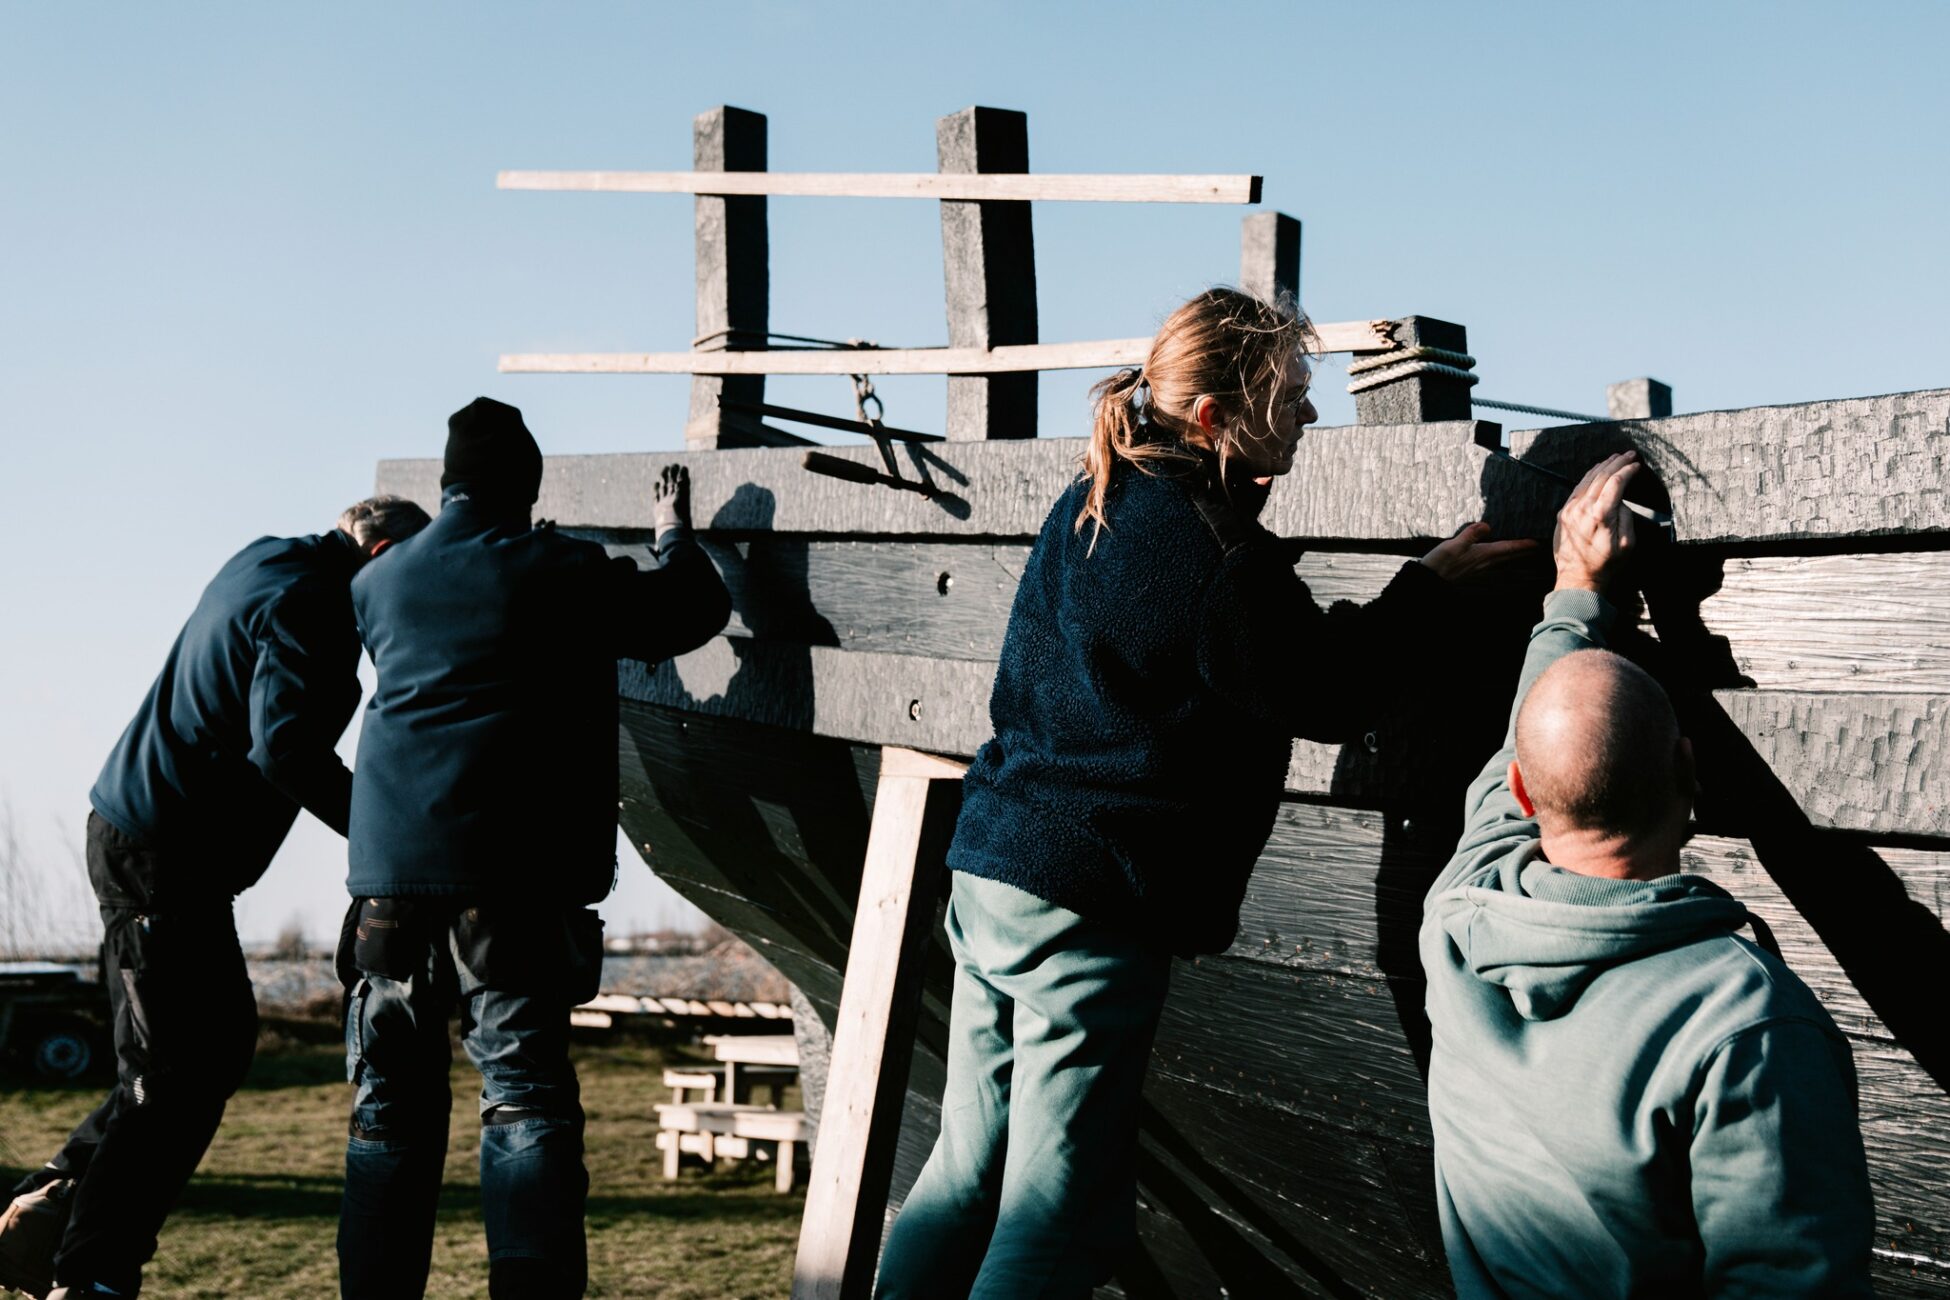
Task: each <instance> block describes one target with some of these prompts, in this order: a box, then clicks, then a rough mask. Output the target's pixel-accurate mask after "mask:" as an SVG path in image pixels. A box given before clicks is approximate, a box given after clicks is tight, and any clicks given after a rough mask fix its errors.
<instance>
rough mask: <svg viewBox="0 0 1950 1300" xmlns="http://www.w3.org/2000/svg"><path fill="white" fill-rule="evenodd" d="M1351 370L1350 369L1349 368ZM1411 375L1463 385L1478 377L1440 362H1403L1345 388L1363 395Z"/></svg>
mask: <svg viewBox="0 0 1950 1300" xmlns="http://www.w3.org/2000/svg"><path fill="white" fill-rule="evenodd" d="M1350 369H1352V367H1350ZM1411 375H1441V376H1443V377H1444V378H1445V379H1455V380H1460V381H1461V382H1462V383H1464V384H1471V385H1473V384H1475V382H1476V380H1477V378H1478V376H1476V375H1472V374H1470V373H1469V372H1468V371H1467V370H1464V369H1462V368H1461V367H1459V366H1449V365H1444V364H1443V363H1442V362H1440V361H1403V362H1401V363H1399V364H1397V365H1391V366H1389V367H1388V368H1387V369H1385V370H1374V371H1371V372H1370V373H1367V374H1364V375H1362V376H1361V377H1360V378H1359V379H1357V380H1355V381H1354V382H1353V383H1351V384H1349V385H1348V386H1347V391H1348V392H1350V393H1365V392H1367V391H1368V390H1369V389H1370V388H1379V387H1381V386H1382V385H1383V384H1392V383H1394V382H1395V381H1396V380H1397V379H1407V378H1409V377H1410V376H1411Z"/></svg>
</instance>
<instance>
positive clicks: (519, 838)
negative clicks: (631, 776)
mask: <svg viewBox="0 0 1950 1300" xmlns="http://www.w3.org/2000/svg"><path fill="white" fill-rule="evenodd" d="M658 554H659V556H660V558H661V559H662V561H663V567H661V568H658V569H647V570H645V569H638V568H637V566H636V565H635V564H634V563H633V562H632V561H630V560H627V559H612V558H610V557H609V555H608V554H607V553H606V552H605V551H604V550H603V548H602V547H601V546H599V545H597V544H596V543H595V542H588V541H579V540H576V539H574V538H570V537H565V536H563V535H562V534H560V533H558V532H556V531H555V529H554V527H553V526H552V525H549V524H544V525H542V526H541V527H533V526H531V525H530V523H529V521H528V516H527V513H526V511H525V510H520V511H509V510H507V509H505V508H496V507H494V506H493V505H491V504H490V503H489V502H487V501H485V500H475V499H470V498H469V496H468V494H467V490H466V488H465V486H464V485H463V486H456V487H452V488H449V489H448V490H447V493H446V496H445V498H444V500H443V503H442V509H441V511H440V514H439V515H438V516H437V517H435V519H434V521H433V523H432V524H430V525H429V526H428V527H427V528H426V529H425V530H424V531H422V532H420V533H418V534H416V535H415V536H413V537H411V538H408V539H407V540H406V541H404V542H401V543H400V544H399V545H397V546H395V547H393V548H392V549H391V550H389V551H388V552H387V553H386V555H385V557H384V562H383V563H379V564H374V565H372V566H371V567H370V569H369V570H368V571H367V573H365V574H362V575H361V576H360V579H359V580H358V581H356V582H354V583H353V584H352V603H353V608H354V612H355V614H356V616H357V618H358V624H359V632H360V635H361V636H363V637H364V638H365V644H366V649H367V651H368V652H369V653H370V654H371V655H372V661H373V664H374V666H375V667H376V668H377V669H378V672H379V684H378V687H377V688H376V689H375V690H374V692H373V696H372V701H371V703H370V704H369V705H368V706H367V709H366V716H365V722H364V725H363V727H362V729H361V731H360V735H359V756H358V761H357V764H356V767H357V771H358V775H357V780H356V781H355V782H354V783H353V789H352V830H351V834H350V836H349V837H348V839H349V846H348V847H349V852H350V857H351V864H352V871H351V876H350V878H349V880H348V882H347V883H348V886H349V888H350V889H351V892H352V893H353V894H354V895H355V896H357V895H365V896H370V897H377V898H384V897H404V896H411V895H449V896H469V897H488V896H516V897H520V898H522V899H524V900H533V901H537V902H540V903H543V904H548V905H558V904H559V905H564V906H584V905H587V904H590V903H594V902H597V901H598V900H600V899H601V898H603V897H604V896H605V895H606V894H608V893H609V889H610V886H611V884H612V883H613V882H614V879H615V868H616V795H617V777H616V757H617V708H616V661H617V660H618V659H619V658H627V659H644V660H658V659H667V658H669V657H670V656H672V655H677V654H682V653H683V652H684V651H686V650H690V649H693V648H695V647H697V646H699V645H702V644H703V643H704V642H705V641H707V640H709V639H710V638H711V637H713V636H715V635H716V634H717V633H718V631H719V630H720V629H722V628H723V627H724V625H725V622H726V621H727V620H728V619H729V617H730V613H731V599H730V597H729V595H727V594H726V592H725V587H724V582H723V581H722V580H721V579H720V578H719V577H718V571H717V570H716V569H715V568H713V567H712V564H711V561H710V559H709V558H708V557H707V556H706V555H705V554H704V552H703V550H702V549H701V548H700V547H699V546H698V545H697V543H696V542H695V541H693V540H692V539H691V537H690V533H689V530H688V529H685V530H673V531H672V532H670V533H666V534H665V535H664V537H663V538H661V539H659V543H658Z"/></svg>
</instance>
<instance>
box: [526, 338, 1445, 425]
mask: <svg viewBox="0 0 1950 1300" xmlns="http://www.w3.org/2000/svg"><path fill="white" fill-rule="evenodd" d="M1314 329H1315V331H1316V332H1317V333H1318V334H1319V335H1320V346H1321V351H1322V352H1386V351H1387V350H1388V349H1389V347H1390V346H1391V344H1390V343H1389V342H1388V340H1387V338H1386V337H1385V336H1384V335H1381V334H1378V333H1376V331H1375V328H1374V325H1373V324H1372V323H1370V322H1368V321H1364V320H1363V321H1339V322H1335V321H1330V322H1328V323H1327V324H1324V325H1316V326H1314ZM1150 350H1151V340H1150V339H1149V338H1148V337H1147V338H1138V339H1093V340H1090V341H1088V342H1082V343H1036V344H1029V345H1022V346H1005V347H994V348H973V347H971V348H961V347H955V348H871V349H867V348H862V349H853V348H817V349H811V348H772V349H769V350H767V351H763V352H761V351H757V350H751V351H738V352H734V351H724V352H509V353H504V354H503V355H502V357H501V362H500V370H501V373H502V374H504V375H996V374H1008V373H1011V372H1015V371H1023V370H1097V369H1107V368H1109V367H1112V366H1135V365H1138V364H1140V363H1141V362H1143V360H1144V358H1145V355H1146V354H1147V353H1149V352H1150ZM1377 391H1379V390H1377ZM1459 418H1465V419H1466V418H1467V416H1463V417H1459Z"/></svg>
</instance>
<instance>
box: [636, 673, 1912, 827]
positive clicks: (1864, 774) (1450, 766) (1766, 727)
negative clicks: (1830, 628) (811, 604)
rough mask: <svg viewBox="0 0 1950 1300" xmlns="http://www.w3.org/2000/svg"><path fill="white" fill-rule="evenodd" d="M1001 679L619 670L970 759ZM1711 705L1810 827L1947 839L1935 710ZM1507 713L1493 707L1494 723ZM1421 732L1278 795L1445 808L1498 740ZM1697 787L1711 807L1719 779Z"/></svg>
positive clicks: (736, 705)
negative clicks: (1791, 799)
mask: <svg viewBox="0 0 1950 1300" xmlns="http://www.w3.org/2000/svg"><path fill="white" fill-rule="evenodd" d="M994 677H995V666H994V665H993V664H992V663H987V662H983V661H980V660H961V659H939V658H930V657H922V656H918V655H902V654H877V653H862V652H853V651H846V650H838V649H834V648H832V647H829V646H818V645H792V644H785V643H780V642H772V641H757V640H752V639H749V638H745V637H719V638H717V639H715V640H713V641H711V642H710V643H708V644H707V645H705V646H704V647H703V648H701V649H699V650H696V651H693V652H692V653H691V654H688V655H683V656H680V657H679V658H677V659H675V660H672V661H670V662H668V663H664V664H660V665H657V666H656V667H655V668H646V667H645V666H643V665H641V664H636V663H632V662H627V661H626V662H625V663H623V664H622V665H621V666H620V667H619V669H618V689H619V690H620V691H621V692H622V694H623V695H624V696H625V697H626V698H629V699H635V700H640V701H642V702H644V703H647V704H657V705H662V706H664V707H666V708H676V709H684V710H688V711H692V712H697V713H703V714H708V715H711V716H714V717H731V718H741V719H744V720H746V721H749V722H762V723H765V724H767V725H770V726H776V727H791V728H799V729H803V730H808V731H811V732H812V733H814V734H815V735H820V736H831V737H835V738H839V739H844V740H853V741H859V742H863V743H869V744H884V745H907V746H911V747H913V748H916V749H924V750H927V751H929V752H931V753H939V754H948V755H953V756H956V757H960V758H967V757H971V756H973V754H974V752H975V750H976V749H978V748H980V746H981V745H982V743H983V742H984V741H986V740H987V739H988V738H989V736H990V735H991V734H992V728H991V727H990V724H989V718H988V699H989V693H990V689H991V687H992V686H993V683H994ZM1714 699H1715V700H1716V701H1718V703H1719V704H1720V706H1721V707H1722V708H1723V709H1725V710H1726V712H1727V715H1728V717H1729V718H1730V719H1731V720H1732V722H1733V724H1734V726H1735V727H1736V728H1737V729H1738V731H1739V732H1740V734H1741V735H1743V736H1744V737H1745V740H1746V743H1747V744H1748V745H1750V746H1751V747H1752V749H1753V751H1754V752H1755V753H1756V754H1757V755H1758V756H1759V757H1760V758H1761V759H1762V760H1763V761H1764V762H1765V763H1766V764H1767V766H1768V767H1769V768H1771V769H1772V771H1773V772H1774V775H1775V776H1776V777H1777V778H1778V779H1779V780H1780V781H1781V783H1782V784H1783V785H1784V786H1786V788H1787V789H1788V790H1789V792H1790V793H1791V794H1792V795H1793V796H1794V798H1795V801H1796V802H1797V803H1798V804H1799V805H1800V807H1801V810H1802V812H1803V813H1805V814H1806V815H1807V817H1808V818H1809V820H1810V821H1811V822H1813V823H1814V824H1815V825H1816V826H1820V827H1827V828H1832V829H1837V830H1848V831H1862V832H1868V833H1874V834H1882V835H1912V836H1929V837H1950V752H1947V751H1950V746H1947V745H1946V740H1947V739H1950V732H1947V731H1946V718H1950V701H1947V700H1946V699H1945V698H1944V697H1941V696H1919V695H1873V694H1852V695H1824V694H1817V693H1809V692H1787V691H1749V690H1730V691H1717V692H1715V693H1714ZM1507 707H1508V706H1507V703H1499V704H1498V705H1497V707H1496V709H1495V710H1494V711H1493V713H1494V715H1495V716H1496V717H1501V716H1504V710H1506V709H1507ZM1427 727H1428V721H1427V719H1426V717H1424V716H1420V715H1416V714H1410V715H1407V716H1395V715H1387V714H1383V715H1380V720H1378V721H1377V724H1376V726H1375V729H1374V730H1372V731H1370V732H1369V733H1368V734H1367V737H1366V738H1365V739H1364V740H1363V741H1360V742H1356V743H1354V744H1350V745H1325V744H1319V743H1316V742H1312V741H1304V740H1303V741H1296V742H1295V743H1294V747H1293V757H1292V760H1291V762H1290V764H1289V766H1288V769H1287V780H1286V785H1287V789H1288V790H1290V791H1292V792H1294V793H1297V794H1305V795H1312V796H1317V797H1320V798H1324V799H1329V800H1332V801H1334V802H1339V803H1346V804H1354V805H1358V806H1366V807H1381V806H1387V805H1390V804H1402V803H1408V804H1411V805H1415V806H1418V807H1421V808H1424V809H1428V808H1431V807H1432V808H1434V809H1435V810H1437V811H1441V810H1444V809H1446V807H1447V806H1448V805H1449V803H1450V802H1451V801H1452V800H1453V799H1455V798H1459V797H1460V793H1461V788H1462V785H1463V784H1466V783H1467V780H1468V779H1469V778H1470V777H1471V776H1473V775H1474V774H1475V772H1476V770H1477V769H1478V768H1480V766H1481V763H1482V761H1483V760H1484V759H1485V758H1487V757H1488V755H1489V753H1490V752H1491V751H1492V750H1493V749H1494V748H1495V743H1496V735H1495V733H1494V729H1493V730H1492V732H1491V733H1490V734H1488V735H1487V737H1486V736H1485V735H1484V734H1482V733H1481V731H1480V728H1476V729H1475V734H1473V736H1472V737H1470V738H1468V743H1467V744H1466V745H1465V744H1461V743H1460V742H1461V741H1462V739H1464V738H1461V737H1456V736H1451V735H1446V734H1431V733H1429V732H1428V730H1427ZM1701 779H1702V782H1703V784H1704V785H1705V786H1706V788H1707V794H1708V795H1709V796H1711V795H1713V793H1714V786H1713V774H1712V772H1710V771H1707V772H1703V773H1702V777H1701ZM1432 782H1433V783H1434V784H1431V783H1432ZM1716 824H1717V823H1716Z"/></svg>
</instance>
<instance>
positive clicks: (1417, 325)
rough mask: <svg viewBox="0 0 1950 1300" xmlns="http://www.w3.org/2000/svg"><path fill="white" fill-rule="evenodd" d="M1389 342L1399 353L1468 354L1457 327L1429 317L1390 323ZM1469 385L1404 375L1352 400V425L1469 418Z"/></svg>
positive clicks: (1433, 375)
mask: <svg viewBox="0 0 1950 1300" xmlns="http://www.w3.org/2000/svg"><path fill="white" fill-rule="evenodd" d="M1395 342H1396V344H1397V345H1398V346H1400V347H1404V348H1441V349H1442V350H1443V351H1445V352H1463V353H1466V352H1468V351H1469V336H1468V332H1467V331H1465V330H1464V329H1463V327H1462V326H1460V325H1457V324H1454V323H1452V322H1450V321H1446V320H1436V319H1435V318H1434V317H1432V316H1407V317H1404V318H1403V319H1401V320H1399V321H1396V322H1395ZM1469 388H1470V385H1469V382H1468V381H1467V380H1464V379H1460V378H1457V377H1456V376H1454V375H1450V374H1444V373H1442V372H1440V371H1424V372H1423V373H1421V374H1413V375H1405V376H1403V377H1402V378H1400V379H1397V380H1395V381H1394V382H1393V383H1390V384H1382V385H1379V386H1378V387H1375V388H1370V389H1367V390H1365V391H1363V392H1359V393H1356V394H1355V395H1354V419H1355V422H1356V423H1357V424H1426V423H1428V422H1430V421H1432V420H1467V419H1469V418H1470V406H1469Z"/></svg>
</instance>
